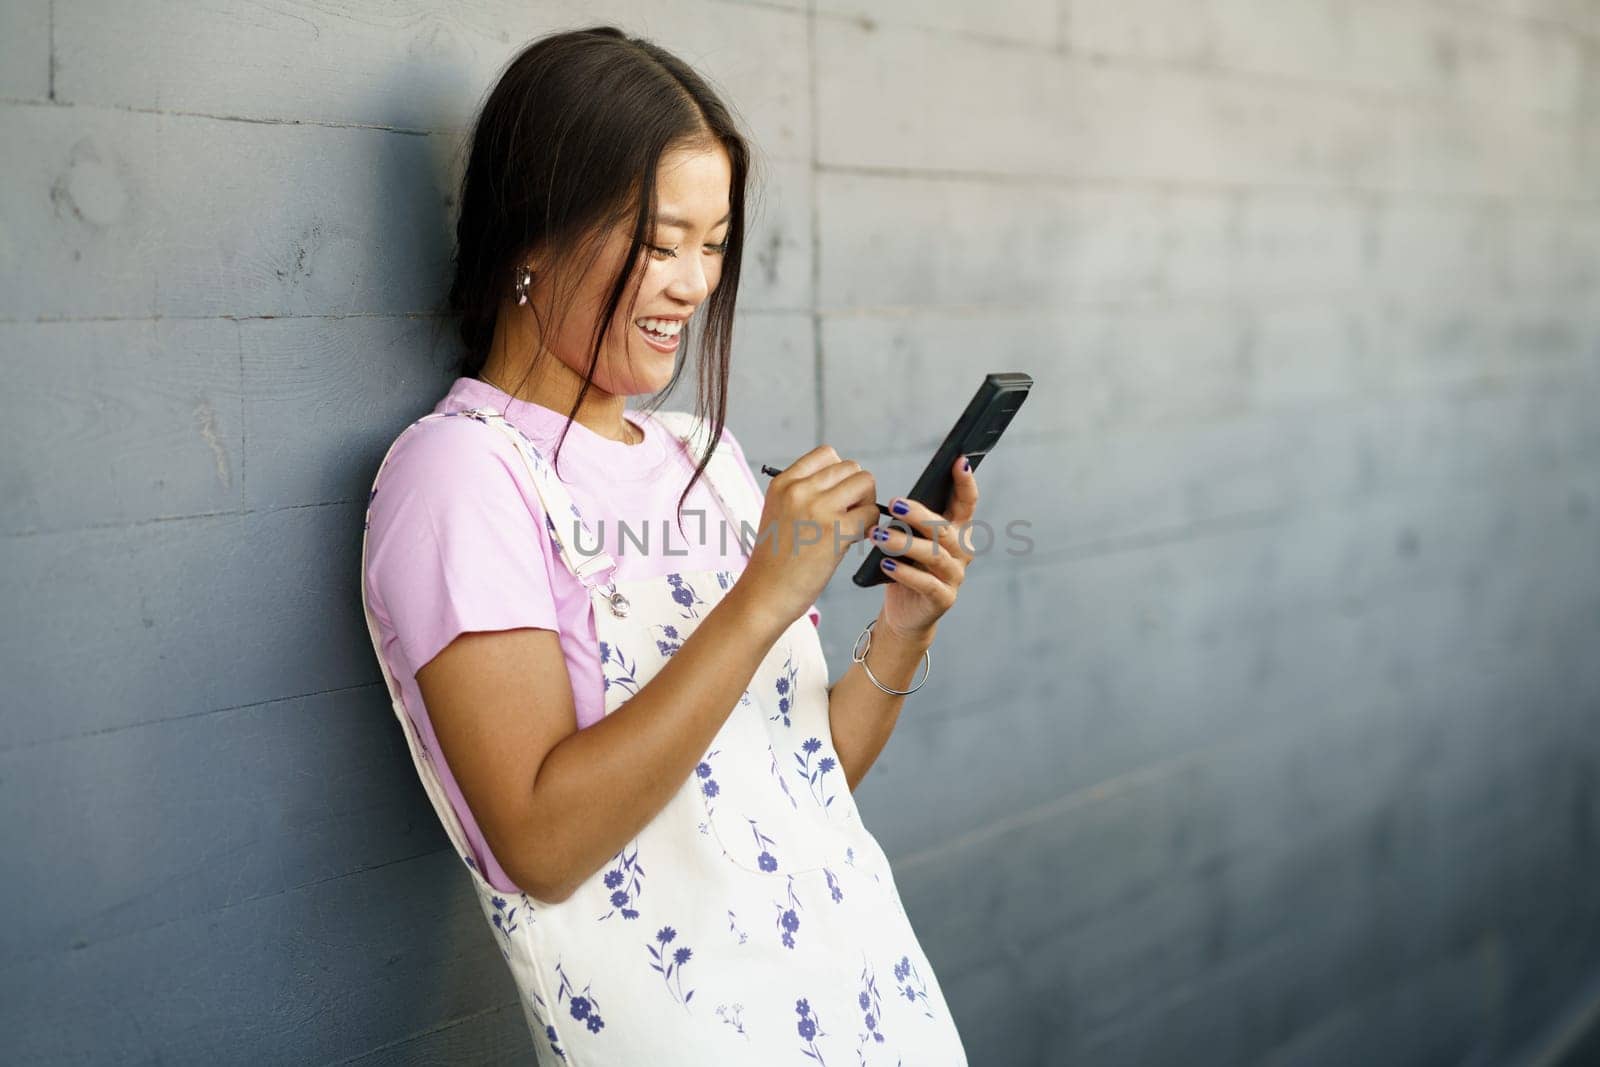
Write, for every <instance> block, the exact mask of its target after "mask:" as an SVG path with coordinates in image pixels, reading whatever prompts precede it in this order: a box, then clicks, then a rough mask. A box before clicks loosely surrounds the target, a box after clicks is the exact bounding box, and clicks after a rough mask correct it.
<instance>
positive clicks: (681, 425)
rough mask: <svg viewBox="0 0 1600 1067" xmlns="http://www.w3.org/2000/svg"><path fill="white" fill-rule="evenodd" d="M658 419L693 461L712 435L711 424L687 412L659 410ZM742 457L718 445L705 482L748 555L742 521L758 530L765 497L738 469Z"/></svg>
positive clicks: (746, 555)
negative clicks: (752, 486) (763, 497)
mask: <svg viewBox="0 0 1600 1067" xmlns="http://www.w3.org/2000/svg"><path fill="white" fill-rule="evenodd" d="M654 417H655V420H656V421H657V422H659V423H661V424H662V425H663V426H665V427H666V428H667V429H668V431H670V432H671V433H672V435H673V436H674V437H676V438H677V439H678V442H679V444H680V445H682V447H683V448H684V450H685V451H686V452H687V453H688V455H689V460H690V463H691V464H694V463H697V462H698V461H697V460H696V459H695V457H696V456H698V455H699V454H700V452H701V450H703V449H704V448H705V447H706V442H707V441H708V440H709V439H710V437H711V426H710V424H709V423H707V422H706V421H705V420H704V419H701V418H699V417H697V416H696V415H695V414H694V413H692V412H688V411H658V412H656V413H655V416H654ZM738 465H739V460H738V458H737V457H736V456H735V455H734V453H733V450H732V449H731V448H718V449H717V451H716V454H715V455H713V456H712V457H711V462H709V463H707V464H706V469H705V479H706V485H707V487H708V488H709V489H710V490H711V495H712V497H713V498H715V499H716V501H717V506H718V507H720V508H721V509H722V513H723V515H724V516H725V517H726V518H727V520H728V523H729V525H730V526H731V527H732V530H733V534H734V537H735V539H736V540H737V541H738V542H739V550H740V551H741V552H742V553H743V554H744V555H745V557H746V558H748V557H749V555H750V546H748V545H746V544H745V542H744V536H743V529H742V528H741V525H740V523H741V521H742V522H744V523H748V524H749V526H750V529H751V531H752V532H759V526H760V523H761V509H762V506H763V503H764V502H763V500H762V498H761V495H760V494H759V493H757V492H755V491H754V490H753V489H752V488H751V486H750V480H749V476H748V475H746V474H742V473H741V472H740V471H739V470H738Z"/></svg>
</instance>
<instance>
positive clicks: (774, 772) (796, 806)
mask: <svg viewBox="0 0 1600 1067" xmlns="http://www.w3.org/2000/svg"><path fill="white" fill-rule="evenodd" d="M767 755H768V756H770V757H771V758H772V764H771V770H772V777H773V779H774V780H776V781H777V783H778V787H779V788H780V789H782V790H783V795H784V796H786V797H788V798H789V805H790V807H792V808H794V809H795V810H796V811H798V810H800V802H799V801H798V800H796V799H795V798H794V794H793V793H791V792H789V783H788V782H786V781H784V780H783V774H782V772H780V771H779V770H778V754H777V753H776V752H774V751H773V749H772V746H771V745H768V746H767Z"/></svg>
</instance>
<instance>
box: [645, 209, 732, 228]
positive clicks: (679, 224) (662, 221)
mask: <svg viewBox="0 0 1600 1067" xmlns="http://www.w3.org/2000/svg"><path fill="white" fill-rule="evenodd" d="M731 218H733V212H731V211H730V212H728V213H727V214H726V215H724V216H722V217H721V218H720V219H718V220H717V221H716V222H713V223H712V224H711V226H712V228H713V229H715V228H716V227H718V226H721V225H722V224H723V223H724V222H727V221H728V220H729V219H731ZM656 225H658V226H673V227H676V228H677V229H680V230H687V229H688V228H689V221H688V220H687V219H680V218H679V217H678V216H676V215H657V216H656Z"/></svg>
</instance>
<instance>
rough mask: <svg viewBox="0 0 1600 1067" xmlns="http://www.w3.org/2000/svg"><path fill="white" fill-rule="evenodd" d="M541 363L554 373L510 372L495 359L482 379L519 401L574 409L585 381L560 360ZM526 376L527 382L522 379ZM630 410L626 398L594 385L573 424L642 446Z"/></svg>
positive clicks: (486, 365)
mask: <svg viewBox="0 0 1600 1067" xmlns="http://www.w3.org/2000/svg"><path fill="white" fill-rule="evenodd" d="M539 362H540V363H541V364H542V365H543V366H545V367H547V368H551V369H552V370H553V373H545V374H540V373H539V372H538V371H537V370H535V371H534V372H532V373H526V374H525V373H524V370H523V369H522V368H517V369H508V368H507V367H506V366H505V364H504V363H503V362H502V361H498V360H496V359H495V358H494V357H493V356H491V357H490V358H489V359H488V360H487V361H485V363H484V365H483V369H482V370H481V371H479V372H478V377H479V378H481V379H482V380H484V381H486V382H488V383H489V384H490V385H492V386H494V387H495V388H496V389H499V390H500V391H501V392H503V393H506V394H509V395H510V396H513V397H515V398H516V399H518V400H522V401H525V402H527V403H530V404H538V405H539V406H540V407H544V408H549V409H550V410H551V411H559V412H561V414H563V415H565V414H566V413H567V412H569V411H571V410H572V405H573V402H574V401H576V400H577V398H578V392H579V390H580V389H581V388H582V386H583V379H581V378H579V377H578V376H577V375H576V374H574V373H573V372H572V370H571V368H569V367H568V366H567V365H566V364H564V363H562V362H561V361H560V360H558V359H554V358H547V359H544V360H541V361H539ZM524 377H526V378H527V381H523V380H522V379H523V378H524ZM513 390H515V391H514V392H513ZM626 410H627V398H626V397H621V396H614V395H612V394H611V393H607V392H605V391H604V390H601V389H599V388H598V387H597V386H595V385H593V384H591V385H590V386H589V392H588V395H587V396H585V397H584V398H583V405H582V406H581V407H579V408H578V411H577V412H576V414H574V415H573V421H574V422H577V423H578V424H580V425H581V426H584V427H586V428H587V429H590V430H593V431H594V432H595V433H596V434H599V435H600V436H601V437H605V438H609V439H610V440H612V441H616V442H619V443H621V444H625V445H637V444H640V443H642V442H643V440H644V437H643V436H642V435H641V432H640V430H639V429H638V427H636V426H635V425H633V423H631V422H629V421H628V419H627V418H626V417H625V415H624V412H625V411H626Z"/></svg>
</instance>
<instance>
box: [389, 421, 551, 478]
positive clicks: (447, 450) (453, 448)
mask: <svg viewBox="0 0 1600 1067" xmlns="http://www.w3.org/2000/svg"><path fill="white" fill-rule="evenodd" d="M522 473H523V472H522V465H521V457H520V456H519V455H518V452H517V446H516V445H515V443H514V442H512V440H511V439H510V438H509V437H508V436H507V435H506V434H505V433H504V432H502V431H500V430H497V429H496V428H495V427H493V426H490V425H487V424H486V423H484V422H482V421H480V420H478V419H474V418H471V417H469V416H467V415H466V414H464V413H462V412H444V413H437V412H436V413H430V414H428V415H424V416H422V417H421V418H418V419H415V420H413V421H412V422H411V423H410V424H409V425H407V426H405V427H404V428H403V429H401V431H400V432H399V433H398V434H397V435H395V438H394V441H393V443H392V444H391V446H390V450H389V455H388V459H387V460H386V461H385V463H384V467H383V471H382V473H381V480H385V481H387V480H390V479H393V478H395V477H397V476H404V477H408V478H419V479H424V480H426V481H427V482H428V483H430V484H437V485H440V486H442V487H448V486H449V485H451V484H454V485H459V484H461V483H463V482H471V481H473V480H475V479H479V478H487V479H490V480H493V481H503V480H505V479H506V478H507V477H508V476H509V477H510V478H511V479H512V480H514V481H520V480H521V477H522Z"/></svg>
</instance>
